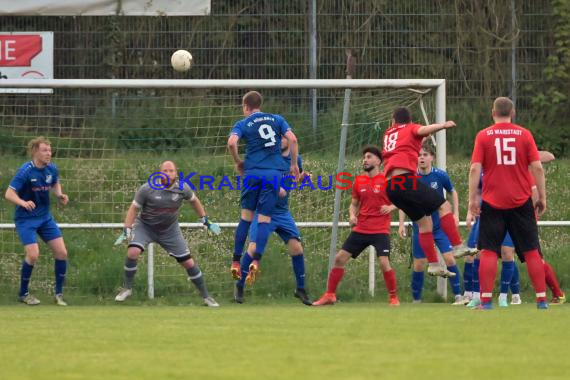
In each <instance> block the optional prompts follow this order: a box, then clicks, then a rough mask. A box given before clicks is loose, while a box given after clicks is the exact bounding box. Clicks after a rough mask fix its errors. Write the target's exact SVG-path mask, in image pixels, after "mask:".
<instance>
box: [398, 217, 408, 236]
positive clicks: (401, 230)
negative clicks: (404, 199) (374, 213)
mask: <svg viewBox="0 0 570 380" xmlns="http://www.w3.org/2000/svg"><path fill="white" fill-rule="evenodd" d="M405 222H406V213H404V212H403V211H402V210H399V211H398V235H400V237H401V238H402V239H403V238H405V237H406V236H408V235H407V234H406V225H405Z"/></svg>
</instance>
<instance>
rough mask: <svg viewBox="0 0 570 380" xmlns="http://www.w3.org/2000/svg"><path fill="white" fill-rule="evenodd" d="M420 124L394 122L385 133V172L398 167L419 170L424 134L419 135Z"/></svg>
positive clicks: (387, 173) (383, 150) (388, 173)
mask: <svg viewBox="0 0 570 380" xmlns="http://www.w3.org/2000/svg"><path fill="white" fill-rule="evenodd" d="M420 127H421V125H419V124H413V123H409V124H394V125H392V126H391V127H390V128H388V129H387V130H386V132H385V133H384V147H383V148H382V159H383V160H384V173H386V175H390V172H391V171H392V170H394V169H396V168H400V169H405V170H408V171H409V172H410V173H412V174H415V173H416V171H417V170H418V156H419V153H420V149H421V147H422V141H423V139H424V137H423V136H419V135H418V129H419V128H420Z"/></svg>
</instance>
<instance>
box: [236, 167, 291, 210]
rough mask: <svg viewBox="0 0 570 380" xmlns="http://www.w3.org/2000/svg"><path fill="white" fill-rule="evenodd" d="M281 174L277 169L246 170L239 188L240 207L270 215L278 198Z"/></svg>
mask: <svg viewBox="0 0 570 380" xmlns="http://www.w3.org/2000/svg"><path fill="white" fill-rule="evenodd" d="M282 176H283V173H282V172H281V171H278V170H263V171H261V170H259V171H258V170H255V171H254V170H251V171H248V172H246V173H245V176H244V178H243V182H244V183H243V185H242V189H241V200H240V203H241V208H242V209H246V210H251V211H256V212H258V213H260V214H261V215H266V216H270V215H271V214H272V213H273V209H274V208H275V204H276V203H277V199H278V198H279V188H280V183H281V182H280V181H281V178H282ZM276 185H277V186H276Z"/></svg>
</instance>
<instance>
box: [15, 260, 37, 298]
mask: <svg viewBox="0 0 570 380" xmlns="http://www.w3.org/2000/svg"><path fill="white" fill-rule="evenodd" d="M32 270H34V266H33V265H30V264H28V263H27V262H26V260H24V262H23V263H22V275H21V277H20V293H18V295H19V296H20V297H23V296H25V295H26V293H28V285H29V284H30V278H31V277H32Z"/></svg>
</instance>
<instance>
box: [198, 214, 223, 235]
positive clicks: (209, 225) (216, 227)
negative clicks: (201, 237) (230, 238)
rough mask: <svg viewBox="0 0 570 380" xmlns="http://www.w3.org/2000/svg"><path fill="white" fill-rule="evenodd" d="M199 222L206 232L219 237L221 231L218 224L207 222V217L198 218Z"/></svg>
mask: <svg viewBox="0 0 570 380" xmlns="http://www.w3.org/2000/svg"><path fill="white" fill-rule="evenodd" d="M200 222H202V224H203V225H204V226H206V228H207V229H208V231H211V232H212V233H213V234H214V235H219V234H220V233H221V232H222V230H221V229H220V225H219V224H218V223H211V222H210V221H209V220H208V216H207V215H206V216H203V217H201V218H200Z"/></svg>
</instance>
